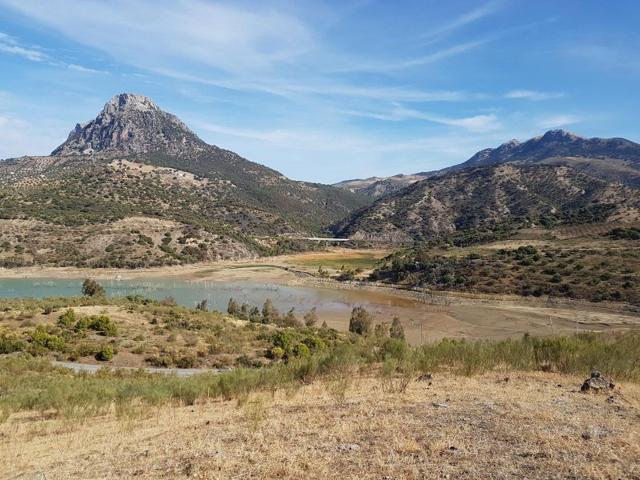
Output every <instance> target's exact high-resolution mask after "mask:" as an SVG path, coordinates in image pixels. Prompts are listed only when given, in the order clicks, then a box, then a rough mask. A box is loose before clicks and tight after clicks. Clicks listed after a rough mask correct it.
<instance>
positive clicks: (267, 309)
mask: <svg viewBox="0 0 640 480" xmlns="http://www.w3.org/2000/svg"><path fill="white" fill-rule="evenodd" d="M279 320H280V312H279V311H278V309H277V308H276V307H274V306H273V302H272V301H271V299H270V298H267V299H266V300H265V302H264V305H263V306H262V323H278V321H279Z"/></svg>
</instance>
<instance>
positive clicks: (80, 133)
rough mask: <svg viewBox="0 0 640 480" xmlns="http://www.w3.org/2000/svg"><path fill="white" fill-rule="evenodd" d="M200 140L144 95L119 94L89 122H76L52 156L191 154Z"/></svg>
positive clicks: (198, 148) (202, 143)
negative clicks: (117, 153) (152, 153)
mask: <svg viewBox="0 0 640 480" xmlns="http://www.w3.org/2000/svg"><path fill="white" fill-rule="evenodd" d="M204 147H205V144H204V142H202V140H200V139H199V138H198V137H197V136H196V135H195V134H194V133H193V132H192V131H191V130H189V128H188V127H187V126H186V125H185V124H184V123H182V122H181V121H180V120H179V119H178V118H177V117H176V116H174V115H171V114H170V113H167V112H164V111H162V110H160V108H158V106H157V105H156V104H155V103H154V102H153V101H152V100H151V99H150V98H148V97H145V96H142V95H134V94H131V93H122V94H120V95H116V96H114V97H113V98H112V99H111V100H109V101H108V102H107V103H106V104H105V106H104V108H103V109H102V111H101V112H100V113H99V114H98V116H97V117H96V118H95V119H93V120H91V121H90V122H87V123H84V124H77V125H76V127H75V128H74V129H73V131H72V132H71V133H70V134H69V137H68V138H67V141H66V142H64V143H63V144H62V145H60V146H59V147H58V148H56V149H55V150H54V151H53V152H52V155H74V154H88V153H94V152H108V151H116V152H121V153H147V152H153V151H162V152H165V153H173V154H176V153H184V152H185V151H187V152H190V153H193V152H194V151H198V150H202V149H203V148H204Z"/></svg>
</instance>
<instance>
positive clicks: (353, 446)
mask: <svg viewBox="0 0 640 480" xmlns="http://www.w3.org/2000/svg"><path fill="white" fill-rule="evenodd" d="M336 448H337V449H338V451H339V452H358V451H360V450H361V449H362V447H361V446H360V445H358V444H357V443H341V444H340V445H338V446H337V447H336Z"/></svg>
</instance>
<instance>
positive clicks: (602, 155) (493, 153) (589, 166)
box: [335, 130, 640, 198]
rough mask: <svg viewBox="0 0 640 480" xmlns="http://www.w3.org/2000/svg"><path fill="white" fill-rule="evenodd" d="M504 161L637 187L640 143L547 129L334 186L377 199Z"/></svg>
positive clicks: (639, 177)
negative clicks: (461, 156) (445, 161)
mask: <svg viewBox="0 0 640 480" xmlns="http://www.w3.org/2000/svg"><path fill="white" fill-rule="evenodd" d="M503 163H517V164H532V163H533V164H546V165H562V166H567V167H571V168H573V169H575V170H576V171H579V172H583V173H586V174H589V175H591V176H594V177H598V178H601V179H604V180H609V181H616V182H620V183H624V184H625V185H628V186H632V187H640V144H637V143H635V142H632V141H630V140H626V139H624V138H584V137H581V136H578V135H576V134H574V133H570V132H566V131H564V130H549V131H548V132H546V133H545V134H544V135H540V136H538V137H534V138H531V139H529V140H527V141H525V142H522V143H521V142H519V141H518V140H510V141H508V142H506V143H503V144H502V145H500V146H499V147H497V148H486V149H484V150H480V151H479V152H477V153H476V154H475V155H473V156H472V157H471V158H470V159H468V160H467V161H465V162H463V163H460V164H458V165H453V166H451V167H447V168H443V169H442V170H439V171H434V172H420V173H415V174H412V175H402V174H400V175H394V176H392V177H371V178H367V179H354V180H345V181H343V182H339V183H336V184H335V186H337V187H340V188H344V189H346V190H349V191H352V192H359V193H362V194H364V195H367V196H369V197H372V198H379V197H381V196H384V195H387V194H389V193H394V192H396V191H398V190H400V189H402V188H404V187H406V186H408V185H411V184H412V183H414V182H416V181H420V180H424V179H426V178H429V177H432V176H434V175H441V174H444V173H447V172H454V171H460V170H464V169H466V168H474V167H483V166H490V165H499V164H503Z"/></svg>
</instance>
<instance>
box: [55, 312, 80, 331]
mask: <svg viewBox="0 0 640 480" xmlns="http://www.w3.org/2000/svg"><path fill="white" fill-rule="evenodd" d="M75 323H76V313H75V312H74V311H73V309H72V308H69V309H68V310H66V311H65V312H64V313H63V314H62V315H60V316H59V317H58V325H60V326H61V327H65V328H71V327H73V326H74V324H75Z"/></svg>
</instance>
